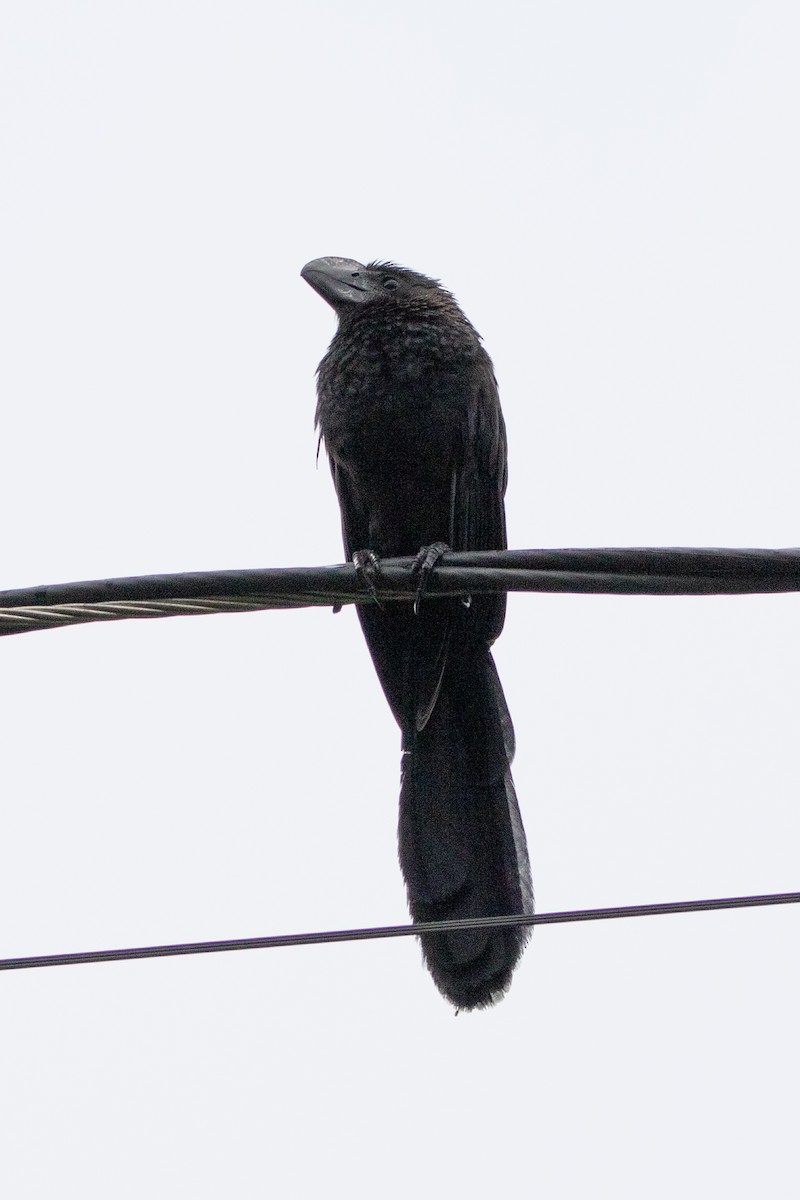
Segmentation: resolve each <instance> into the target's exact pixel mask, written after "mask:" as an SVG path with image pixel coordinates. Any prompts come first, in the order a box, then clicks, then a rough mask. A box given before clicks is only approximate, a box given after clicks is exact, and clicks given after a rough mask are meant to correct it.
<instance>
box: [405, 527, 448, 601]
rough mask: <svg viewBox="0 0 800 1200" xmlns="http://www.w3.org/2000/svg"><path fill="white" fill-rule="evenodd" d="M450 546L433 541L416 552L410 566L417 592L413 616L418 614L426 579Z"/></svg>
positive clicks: (426, 583) (426, 584) (426, 582)
mask: <svg viewBox="0 0 800 1200" xmlns="http://www.w3.org/2000/svg"><path fill="white" fill-rule="evenodd" d="M451 549H452V546H448V544H447V542H433V543H432V544H431V545H430V546H423V547H422V549H421V550H420V551H419V553H418V554H417V557H416V558H415V559H414V562H413V563H412V566H411V574H412V577H413V576H416V577H417V594H416V596H415V597H414V616H415V617H418V616H419V606H420V604H421V602H422V598H423V596H424V595H425V589H426V588H427V586H428V579H429V577H430V573H431V571H432V570H433V568H434V567H435V566H436V564H437V563H438V561H439V559H440V558H441V557H442V556H443V555H445V554H447V553H448V551H450V550H451Z"/></svg>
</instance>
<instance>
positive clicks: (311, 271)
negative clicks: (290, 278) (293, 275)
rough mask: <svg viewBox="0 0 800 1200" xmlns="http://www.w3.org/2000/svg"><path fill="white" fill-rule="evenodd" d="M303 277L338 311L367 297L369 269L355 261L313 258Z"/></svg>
mask: <svg viewBox="0 0 800 1200" xmlns="http://www.w3.org/2000/svg"><path fill="white" fill-rule="evenodd" d="M300 274H301V276H302V278H303V279H305V281H306V283H308V284H310V285H311V287H312V288H313V289H314V291H315V292H318V293H319V295H320V296H322V299H323V300H327V302H328V304H330V305H331V307H332V308H334V309H336V310H337V311H338V310H339V309H341V308H346V307H348V306H349V305H351V304H361V303H362V302H363V301H364V300H366V298H367V292H368V284H367V278H366V268H365V267H364V265H363V263H359V262H354V260H353V259H352V258H313V259H312V260H311V262H307V263H306V265H305V266H304V267H303V269H302V271H301V272H300Z"/></svg>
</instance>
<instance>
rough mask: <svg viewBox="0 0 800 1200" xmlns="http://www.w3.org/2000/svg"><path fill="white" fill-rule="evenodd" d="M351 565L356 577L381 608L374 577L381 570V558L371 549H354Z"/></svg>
mask: <svg viewBox="0 0 800 1200" xmlns="http://www.w3.org/2000/svg"><path fill="white" fill-rule="evenodd" d="M353 566H354V567H355V569H356V572H357V574H358V578H359V579H360V580H361V583H362V584H363V585H364V589H365V590H366V591H367V592H369V594H370V596H371V597H372V599H373V600H374V601H375V603H376V604H377V606H378V608H383V601H382V600H381V598H380V596H379V595H378V589H377V588H376V587H375V579H376V577H377V576H378V575H379V574H380V570H381V560H380V559H379V558H378V556H377V554H374V553H373V551H372V550H356V552H355V554H354V555H353Z"/></svg>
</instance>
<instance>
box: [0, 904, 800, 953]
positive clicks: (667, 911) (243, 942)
mask: <svg viewBox="0 0 800 1200" xmlns="http://www.w3.org/2000/svg"><path fill="white" fill-rule="evenodd" d="M798 903H800V892H779V893H777V894H771V895H767V896H729V897H727V898H724V899H720V900H678V901H673V902H667V903H665V904H633V905H627V906H623V907H620V908H586V909H573V910H570V911H567V912H554V913H540V914H539V915H538V916H515V917H482V918H478V919H474V920H463V921H427V922H421V923H420V924H418V925H384V926H378V927H375V928H372V929H336V930H330V931H328V932H327V933H289V934H281V935H279V936H277V937H261V938H233V939H231V940H229V941H221V942H181V943H179V944H177V945H173V946H136V947H134V948H132V949H129V950H86V951H80V952H78V953H75V954H39V955H33V956H31V957H28V958H3V959H0V971H23V970H27V969H28V968H30V967H70V966H78V965H82V964H83V963H97V962H122V961H125V960H127V959H133V958H174V957H177V956H179V955H186V954H219V953H221V952H222V951H224V950H274V949H277V948H278V947H281V946H319V945H323V944H325V943H328V942H364V941H373V940H375V939H378V938H396V937H412V936H419V935H420V934H423V933H449V932H452V931H453V930H455V929H494V928H497V927H508V926H512V925H567V924H574V923H576V922H578V921H610V920H617V919H619V918H622V917H655V916H665V915H676V914H678V913H690V912H713V911H718V910H720V909H727V908H764V907H767V906H770V905H775V904H798Z"/></svg>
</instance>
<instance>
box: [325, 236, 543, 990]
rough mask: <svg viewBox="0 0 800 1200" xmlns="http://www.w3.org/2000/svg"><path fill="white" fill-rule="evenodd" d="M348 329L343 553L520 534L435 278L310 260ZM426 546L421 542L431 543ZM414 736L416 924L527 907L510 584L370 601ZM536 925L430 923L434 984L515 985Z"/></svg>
mask: <svg viewBox="0 0 800 1200" xmlns="http://www.w3.org/2000/svg"><path fill="white" fill-rule="evenodd" d="M302 276H303V278H304V279H305V280H306V282H307V283H309V284H310V285H311V287H313V288H314V290H315V291H317V292H318V293H319V294H320V296H322V298H323V299H324V300H327V302H328V303H329V304H330V305H331V307H332V308H333V309H334V311H335V313H336V315H337V317H338V319H339V327H338V331H337V333H336V335H335V337H334V339H333V341H332V342H331V344H330V347H329V349H328V352H327V354H326V355H325V357H324V358H323V360H322V362H321V363H320V365H319V369H318V385H317V397H318V400H317V412H316V422H317V426H318V428H319V431H320V436H321V438H322V439H324V442H325V448H326V450H327V452H328V457H329V459H330V465H331V471H332V473H333V481H334V485H335V487H336V494H337V496H338V498H339V507H340V509H341V515H342V534H343V537H344V548H345V553H346V554H347V556H348V557H352V558H354V559H355V561H356V562H357V564H358V565H360V567H361V569H362V571H363V572H364V573H365V575H367V577H368V573H369V572H370V571H374V570H379V559H380V557H396V556H403V555H416V554H417V553H418V552H420V557H419V559H418V562H419V563H420V564H421V566H422V578H423V582H424V574H425V570H426V569H427V568H428V567H429V565H430V563H431V561H434V560H435V559H436V558H437V557H438V555H439V554H440V553H441V552H443V550H444V549H446V548H447V547H448V546H449V547H452V548H453V549H454V550H499V549H504V548H505V546H506V525H505V511H504V507H503V497H504V494H505V489H506V433H505V425H504V422H503V416H502V412H501V410H500V400H499V397H498V392H497V382H496V380H495V377H494V371H493V368H492V363H491V359H490V358H489V356H488V354H487V353H486V351H485V350H484V349H483V346H482V345H481V340H480V337H479V336H478V334H477V333H476V331H475V330H474V329H473V327H472V325H471V324H470V323H469V321H468V320H467V318H466V317H465V316H464V314H463V313H462V312H461V309H460V308H459V307H458V305H457V303H456V301H455V300H454V299H453V297H452V296H451V295H450V293H449V292H447V291H445V289H444V288H443V287H441V286H440V285H439V283H438V282H437V281H436V280H433V279H428V278H427V277H426V276H425V275H419V274H417V273H416V272H415V271H409V270H407V269H406V268H403V267H398V266H395V265H394V264H392V263H381V262H373V263H368V264H367V265H366V266H364V265H362V264H361V263H357V262H353V261H351V260H350V259H347V258H317V259H314V261H313V262H310V263H307V264H306V266H305V267H304V268H303V270H302ZM421 548H422V549H421ZM358 615H359V618H360V620H361V625H362V628H363V630H364V635H365V637H366V639H367V645H368V647H369V651H370V654H371V655H372V661H373V663H374V664H375V669H376V671H377V673H378V678H379V679H380V682H381V686H382V687H383V690H384V692H385V694H386V698H387V700H388V701H389V704H390V706H391V709H392V712H393V713H394V716H395V718H396V720H397V723H398V725H399V726H400V730H401V733H402V749H403V755H402V782H401V790H400V821H399V853H400V864H401V866H402V869H403V875H404V876H405V881H406V886H407V890H408V900H409V906H410V909H411V914H412V916H413V919H414V920H415V921H438V920H449V919H451V918H469V917H491V916H506V915H509V914H513V913H531V912H532V911H533V895H532V889H531V878H530V867H529V864H528V851H527V846H526V843H525V832H524V830H523V827H522V820H521V818H520V814H519V808H518V806H517V798H516V794H515V791H514V784H513V782H512V779H511V760H512V758H513V755H514V730H513V727H512V725H511V718H510V717H509V714H508V708H507V707H506V702H505V697H504V696H503V690H502V688H501V686H500V680H499V678H498V675H497V670H496V668H495V665H494V661H493V659H492V656H491V654H490V652H489V647H490V646H491V645H492V643H493V642H494V640H495V638H496V637H497V636H498V634H499V633H500V631H501V629H502V628H503V621H504V619H505V596H502V595H500V596H498V595H492V596H474V597H473V598H472V600H471V602H467V603H464V602H462V601H460V600H457V599H453V600H442V599H428V600H425V599H423V600H422V602H421V603H418V604H417V606H416V611H415V606H413V605H412V604H410V603H408V604H406V603H390V604H387V605H386V606H385V607H380V606H379V605H377V604H375V603H371V604H364V605H359V607H358ZM527 937H528V933H527V930H526V929H524V928H512V929H492V930H469V931H461V932H456V933H448V934H425V935H423V936H422V939H421V940H422V949H423V955H424V958H425V961H426V963H427V965H428V968H429V969H430V972H431V974H432V975H433V978H434V981H435V982H436V985H437V987H438V988H439V990H440V991H441V992H442V993H443V995H444V996H446V997H447V998H448V1000H450V1001H451V1002H452V1003H453V1004H454V1005H456V1006H457V1007H458V1008H467V1009H468V1008H476V1007H483V1006H486V1005H489V1004H492V1003H493V1002H494V1001H496V1000H498V999H500V997H501V996H502V995H503V994H504V993H505V991H506V989H507V988H508V985H509V983H510V980H511V973H512V971H513V969H514V966H515V965H516V962H517V960H518V958H519V956H520V954H521V952H522V949H523V947H524V945H525V942H526V941H527Z"/></svg>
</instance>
